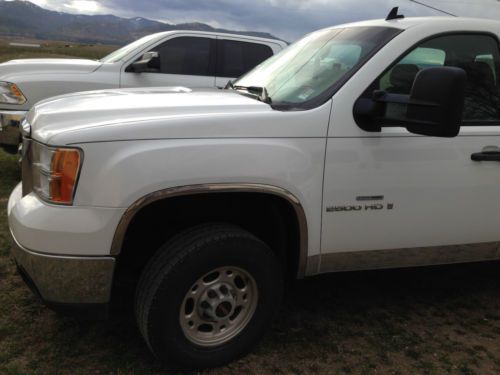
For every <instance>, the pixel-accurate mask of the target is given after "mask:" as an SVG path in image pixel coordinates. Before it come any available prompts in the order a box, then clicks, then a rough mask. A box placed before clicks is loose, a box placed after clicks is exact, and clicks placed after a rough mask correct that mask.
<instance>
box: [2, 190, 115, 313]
mask: <svg viewBox="0 0 500 375" xmlns="http://www.w3.org/2000/svg"><path fill="white" fill-rule="evenodd" d="M21 190H22V187H21V184H19V185H18V186H17V187H16V188H15V189H14V191H13V192H12V193H11V196H10V198H9V202H8V205H7V213H8V217H9V226H10V233H11V237H12V241H13V246H12V256H13V257H14V259H15V261H16V263H17V266H18V268H19V271H20V273H21V275H22V276H23V278H24V280H25V281H26V283H27V284H28V286H29V287H30V288H31V289H32V290H33V291H34V292H35V294H37V295H38V296H39V297H40V298H41V299H42V300H43V301H44V302H45V303H46V304H47V305H48V306H49V307H51V308H54V309H55V310H59V311H63V312H66V313H71V314H72V315H80V316H82V315H83V316H85V317H88V316H91V317H99V318H100V317H105V316H106V314H107V306H108V304H109V302H110V298H111V289H112V283H113V275H114V269H115V258H114V257H111V256H109V255H107V254H109V246H107V245H106V243H107V242H111V238H110V239H109V240H107V237H106V236H104V235H103V233H108V232H109V228H112V227H116V225H115V224H114V222H115V221H116V220H118V219H119V217H121V211H120V210H111V209H103V208H86V209H83V208H80V209H78V208H76V207H58V206H53V205H46V204H44V203H43V202H41V201H40V200H38V199H37V198H36V197H35V196H34V195H33V194H30V195H27V196H24V197H23V196H22V194H21ZM106 215H108V216H106ZM116 217H117V218H118V219H117V218H116ZM64 223H66V225H71V226H72V228H73V232H71V231H66V230H65V227H64ZM75 227H76V230H75ZM112 233H114V232H112ZM109 236H110V237H112V234H111V235H109ZM109 236H108V237H109ZM105 248H107V249H108V250H107V253H104V251H105ZM86 254H88V255H86Z"/></svg>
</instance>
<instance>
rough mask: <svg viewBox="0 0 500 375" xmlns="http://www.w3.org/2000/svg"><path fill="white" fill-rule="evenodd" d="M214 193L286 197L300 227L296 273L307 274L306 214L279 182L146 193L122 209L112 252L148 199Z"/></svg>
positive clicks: (201, 185)
mask: <svg viewBox="0 0 500 375" xmlns="http://www.w3.org/2000/svg"><path fill="white" fill-rule="evenodd" d="M214 193H260V194H268V195H274V196H278V197H281V198H283V199H285V200H286V201H287V202H288V203H289V204H291V206H292V207H293V210H294V212H295V216H296V219H297V225H298V229H299V260H298V270H297V277H298V278H303V277H304V276H305V275H306V270H307V259H308V227H307V218H306V214H305V211H304V208H303V207H302V204H301V203H300V200H299V199H298V198H297V197H296V196H295V195H293V194H292V193H291V192H289V191H288V190H286V189H283V188H281V187H278V186H273V185H265V184H252V183H217V184H199V185H186V186H177V187H172V188H168V189H163V190H158V191H155V192H152V193H150V194H147V195H145V196H144V197H142V198H139V199H138V200H136V201H135V202H134V203H133V204H132V205H131V206H129V208H128V209H127V210H126V211H125V213H124V214H123V216H122V218H121V219H120V222H119V223H118V226H117V228H116V231H115V235H114V237H113V242H112V244H111V255H112V256H115V257H117V256H118V255H120V252H121V249H122V246H123V242H124V240H125V234H126V232H127V229H128V227H129V225H130V223H131V222H132V219H133V218H134V217H135V215H136V214H137V213H138V212H139V211H140V210H141V209H142V208H144V207H146V206H148V205H150V204H151V203H154V202H157V201H160V200H165V199H169V198H175V197H180V196H189V195H199V194H214Z"/></svg>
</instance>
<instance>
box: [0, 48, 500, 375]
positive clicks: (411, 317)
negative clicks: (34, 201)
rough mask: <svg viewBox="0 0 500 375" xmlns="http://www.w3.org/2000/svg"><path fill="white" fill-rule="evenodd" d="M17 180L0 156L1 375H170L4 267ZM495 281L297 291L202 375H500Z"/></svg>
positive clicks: (363, 283)
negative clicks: (249, 347)
mask: <svg viewBox="0 0 500 375" xmlns="http://www.w3.org/2000/svg"><path fill="white" fill-rule="evenodd" d="M7 53H8V54H10V55H12V54H15V52H12V51H10V52H7ZM2 58H3V57H2V56H0V59H2ZM19 178H20V173H19V168H18V166H17V163H16V158H15V157H13V156H10V155H7V154H5V153H3V152H2V151H0V374H1V375H25V374H50V375H55V374H68V375H69V374H72V375H73V374H76V375H79V374H82V375H83V374H85V375H87V374H117V375H118V374H120V375H125V374H130V375H143V374H145V375H149V374H164V373H165V374H168V373H172V370H169V369H162V368H161V367H159V365H158V363H157V362H156V361H155V359H154V358H152V356H151V355H150V354H149V352H148V350H147V348H146V346H145V344H144V342H143V340H142V338H141V337H140V335H139V332H138V331H137V329H136V326H135V321H134V317H133V315H132V312H131V311H129V310H128V309H124V310H123V311H121V312H118V313H115V314H114V315H113V317H112V319H111V320H109V321H100V322H90V321H78V320H75V319H71V318H64V317H61V316H58V315H56V314H55V313H53V312H52V311H50V310H49V309H47V308H45V307H44V306H42V305H41V304H40V303H39V302H38V301H37V300H36V298H35V297H34V296H32V294H31V292H30V291H29V290H28V288H27V287H26V286H25V285H24V283H23V282H22V280H21V278H20V277H19V276H18V275H17V274H16V271H15V266H14V262H13V261H12V260H11V259H10V257H9V249H10V242H9V238H8V227H7V218H6V212H5V207H6V205H7V199H8V194H9V192H10V191H11V189H12V188H13V187H14V186H15V184H16V183H17V182H18V180H19ZM499 271H500V263H498V262H492V263H486V264H475V265H462V266H449V267H435V268H423V269H410V270H393V271H376V272H356V273H344V274H336V275H328V276H321V277H315V278H311V279H308V280H305V281H301V282H298V283H296V284H295V285H292V286H290V287H289V289H288V295H287V297H286V299H285V302H284V305H283V307H282V309H281V311H280V314H279V317H278V319H277V320H276V322H275V323H274V324H273V326H272V329H271V330H270V331H269V333H268V334H267V335H266V337H265V338H264V340H263V341H262V342H261V344H260V345H259V346H258V347H257V348H256V349H255V351H254V352H253V353H251V354H250V355H249V356H247V357H245V358H243V359H241V360H239V361H236V362H234V363H232V364H230V365H229V366H227V367H225V368H221V369H216V370H211V371H207V372H206V374H248V373H251V374H443V373H450V374H499V373H500V272H499Z"/></svg>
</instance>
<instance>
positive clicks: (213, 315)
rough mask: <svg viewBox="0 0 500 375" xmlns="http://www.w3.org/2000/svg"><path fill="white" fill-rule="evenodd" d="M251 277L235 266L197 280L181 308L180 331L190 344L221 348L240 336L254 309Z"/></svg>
mask: <svg viewBox="0 0 500 375" xmlns="http://www.w3.org/2000/svg"><path fill="white" fill-rule="evenodd" d="M257 300H258V294H257V285H256V283H255V280H254V278H253V277H252V276H251V275H250V274H249V273H248V272H246V271H245V270H243V269H241V268H238V267H221V268H217V269H215V270H213V271H211V272H208V273H207V274H205V275H204V276H203V277H201V278H199V279H198V280H197V281H196V282H195V283H194V284H193V285H192V286H191V288H190V289H189V290H188V292H187V293H186V296H185V297H184V300H183V302H182V305H181V309H180V313H179V320H180V324H181V328H182V331H183V332H184V335H185V336H186V338H187V339H188V340H189V341H191V342H192V343H194V344H196V345H200V346H204V347H209V346H217V345H221V344H223V343H225V342H227V341H229V340H231V339H232V338H234V337H235V336H236V335H237V334H239V333H240V332H241V331H242V330H243V329H244V328H245V327H246V326H247V324H248V322H249V321H250V319H251V318H252V316H253V314H254V313H255V309H256V307H257Z"/></svg>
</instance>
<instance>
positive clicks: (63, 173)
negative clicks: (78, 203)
mask: <svg viewBox="0 0 500 375" xmlns="http://www.w3.org/2000/svg"><path fill="white" fill-rule="evenodd" d="M32 157H33V169H32V170H33V189H34V191H35V192H36V193H37V194H38V196H39V197H40V198H42V199H43V200H46V201H48V202H50V203H56V204H72V203H73V195H74V193H75V190H76V183H77V180H78V175H79V173H80V167H81V162H82V151H80V150H78V149H76V148H61V147H48V146H45V145H42V144H40V143H37V142H33V143H32Z"/></svg>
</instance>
